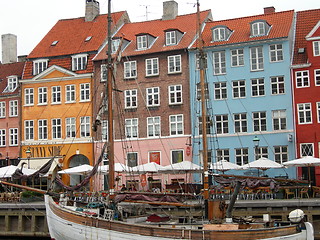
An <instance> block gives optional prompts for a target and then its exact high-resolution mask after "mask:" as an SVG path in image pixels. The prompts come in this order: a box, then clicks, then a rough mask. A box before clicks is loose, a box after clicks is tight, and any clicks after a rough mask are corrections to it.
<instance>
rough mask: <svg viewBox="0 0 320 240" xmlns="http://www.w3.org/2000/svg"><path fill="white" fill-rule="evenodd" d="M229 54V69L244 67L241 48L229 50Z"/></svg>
mask: <svg viewBox="0 0 320 240" xmlns="http://www.w3.org/2000/svg"><path fill="white" fill-rule="evenodd" d="M230 54H231V67H241V66H244V51H243V48H238V49H232V50H230Z"/></svg>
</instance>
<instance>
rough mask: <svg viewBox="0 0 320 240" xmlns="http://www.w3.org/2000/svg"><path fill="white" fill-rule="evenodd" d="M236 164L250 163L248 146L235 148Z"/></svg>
mask: <svg viewBox="0 0 320 240" xmlns="http://www.w3.org/2000/svg"><path fill="white" fill-rule="evenodd" d="M235 157H236V164H238V165H240V166H242V165H245V164H248V163H249V158H248V148H236V149H235Z"/></svg>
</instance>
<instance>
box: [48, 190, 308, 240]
mask: <svg viewBox="0 0 320 240" xmlns="http://www.w3.org/2000/svg"><path fill="white" fill-rule="evenodd" d="M45 203H46V211H47V212H46V213H47V222H48V227H49V231H50V236H51V238H52V239H55V240H82V239H101V240H102V239H103V240H119V239H121V240H131V239H132V240H137V239H139V240H140V239H142V240H144V239H145V240H147V239H148V240H152V239H154V240H161V239H163V240H168V239H197V240H199V239H207V240H241V239H245V240H254V239H269V240H280V239H282V240H284V239H285V240H312V239H313V238H307V233H306V231H301V232H300V231H297V230H296V226H286V227H279V228H266V229H245V230H226V231H222V230H220V231H219V230H191V229H190V230H189V229H178V228H162V227H157V226H154V225H152V226H146V225H139V224H131V223H125V222H120V221H108V220H103V219H100V218H96V217H90V216H85V215H82V214H78V213H76V212H74V211H71V210H68V209H66V208H63V207H61V206H59V205H58V204H56V203H55V202H54V201H53V199H52V198H51V197H50V196H47V195H46V196H45Z"/></svg>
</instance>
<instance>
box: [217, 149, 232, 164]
mask: <svg viewBox="0 0 320 240" xmlns="http://www.w3.org/2000/svg"><path fill="white" fill-rule="evenodd" d="M216 154H217V161H221V160H226V161H228V162H229V161H230V153H229V149H217V153H216Z"/></svg>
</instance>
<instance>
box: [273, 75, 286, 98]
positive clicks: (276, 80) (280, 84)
mask: <svg viewBox="0 0 320 240" xmlns="http://www.w3.org/2000/svg"><path fill="white" fill-rule="evenodd" d="M270 81H271V94H272V95H278V94H284V77H283V76H277V77H271V78H270Z"/></svg>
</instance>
